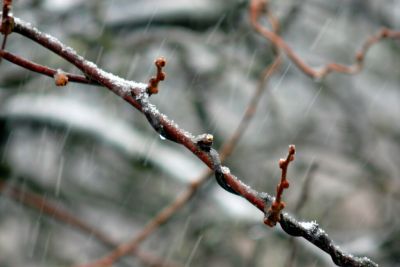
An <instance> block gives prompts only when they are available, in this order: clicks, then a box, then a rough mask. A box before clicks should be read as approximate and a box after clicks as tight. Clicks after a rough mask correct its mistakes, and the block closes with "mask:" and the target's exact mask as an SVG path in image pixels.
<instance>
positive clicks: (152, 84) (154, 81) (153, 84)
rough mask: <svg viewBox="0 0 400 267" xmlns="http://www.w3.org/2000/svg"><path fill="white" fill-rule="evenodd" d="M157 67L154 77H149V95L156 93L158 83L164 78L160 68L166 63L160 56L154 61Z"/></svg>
mask: <svg viewBox="0 0 400 267" xmlns="http://www.w3.org/2000/svg"><path fill="white" fill-rule="evenodd" d="M154 64H155V65H156V68H157V73H156V76H155V77H151V78H150V80H149V83H148V86H147V93H148V94H149V95H152V94H157V93H158V83H159V82H160V81H163V80H164V79H165V76H166V74H165V72H163V71H162V69H163V68H164V67H165V65H166V64H167V61H166V60H165V58H163V57H160V58H157V59H156V61H155V62H154Z"/></svg>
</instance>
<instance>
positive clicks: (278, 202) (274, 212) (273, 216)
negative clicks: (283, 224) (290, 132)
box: [264, 145, 296, 227]
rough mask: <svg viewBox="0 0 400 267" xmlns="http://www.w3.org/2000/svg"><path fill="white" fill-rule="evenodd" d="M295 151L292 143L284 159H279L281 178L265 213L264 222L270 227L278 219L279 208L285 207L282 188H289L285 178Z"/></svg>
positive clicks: (279, 214)
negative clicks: (273, 198) (274, 195)
mask: <svg viewBox="0 0 400 267" xmlns="http://www.w3.org/2000/svg"><path fill="white" fill-rule="evenodd" d="M295 153H296V148H295V146H294V145H290V146H289V151H288V155H287V157H286V159H280V160H279V168H281V170H282V175H281V180H280V183H279V184H278V186H277V187H276V197H275V200H274V201H273V202H272V205H271V207H270V208H269V209H268V211H267V212H266V213H265V219H264V223H265V224H266V225H268V226H270V227H274V226H275V225H276V223H277V222H278V221H279V220H280V216H281V210H283V209H284V208H285V205H286V204H285V202H283V201H282V194H283V190H285V189H287V188H289V182H288V180H287V178H286V175H287V169H288V167H289V163H290V162H292V161H294V154H295Z"/></svg>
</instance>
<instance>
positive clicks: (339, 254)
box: [14, 19, 377, 266]
mask: <svg viewBox="0 0 400 267" xmlns="http://www.w3.org/2000/svg"><path fill="white" fill-rule="evenodd" d="M14 21H15V27H14V31H15V32H17V33H19V34H21V35H23V36H26V37H28V38H30V39H32V40H33V41H35V42H37V43H39V44H41V45H42V46H44V47H46V48H48V49H49V50H51V51H53V52H54V53H56V54H58V55H60V56H61V57H63V58H64V59H66V60H67V61H69V62H70V63H72V64H73V65H74V66H76V67H77V68H79V69H80V70H81V71H82V72H83V73H85V75H87V76H88V77H89V78H90V79H92V80H95V81H97V82H99V83H100V84H102V85H103V86H105V87H107V88H108V89H109V90H111V91H113V92H114V93H115V94H117V95H119V96H120V97H122V98H123V99H125V100H126V101H127V102H129V103H130V104H131V105H132V106H134V107H135V108H136V109H138V110H139V111H140V112H142V113H143V114H144V115H145V116H146V118H147V120H148V121H149V123H150V124H151V126H152V127H153V128H154V129H155V130H156V131H157V132H158V133H159V134H161V135H163V136H164V137H166V138H167V139H168V140H171V141H173V142H177V143H179V144H182V145H184V146H185V147H186V148H187V149H188V150H190V151H191V152H192V153H193V154H195V155H196V156H197V157H198V158H199V159H200V160H202V161H203V162H204V163H205V164H206V165H207V166H208V167H209V168H211V169H215V167H216V166H218V165H217V164H216V163H215V162H214V160H215V157H212V155H210V153H209V152H207V151H205V150H203V149H201V148H200V147H199V146H198V145H197V143H196V142H195V141H194V140H195V138H194V137H193V136H192V135H191V134H189V133H187V132H186V131H184V130H182V129H181V128H179V127H178V125H176V124H175V123H173V122H172V121H170V120H169V119H168V118H167V117H166V116H165V115H164V114H162V113H160V112H159V111H158V110H157V108H156V107H155V106H154V105H152V104H150V102H149V99H148V94H147V92H146V88H147V84H143V83H136V82H131V81H127V80H124V79H122V78H120V77H117V76H115V75H113V74H110V73H107V72H105V71H103V70H101V69H99V68H98V67H97V66H96V65H95V64H94V63H92V62H90V61H87V60H85V59H84V58H83V57H81V56H79V55H78V54H77V53H76V52H75V51H74V50H73V49H72V48H70V47H67V46H65V45H63V44H62V43H61V42H60V41H58V40H57V39H56V38H54V37H52V36H50V35H48V34H43V33H41V32H40V31H39V30H37V29H36V28H33V27H32V26H31V25H30V24H28V23H25V22H23V21H22V20H20V19H15V20H14ZM222 175H223V177H224V180H225V182H226V183H227V184H228V185H229V187H230V188H231V189H232V190H233V191H234V192H236V193H237V194H239V195H241V196H242V197H244V198H245V199H247V200H248V201H249V202H250V203H252V204H253V205H254V206H255V207H257V208H258V209H259V210H261V211H262V212H263V213H266V210H267V208H268V207H269V206H270V205H271V203H272V201H273V197H271V196H270V195H268V194H267V193H258V192H257V191H255V190H254V189H252V188H250V187H249V186H247V185H246V184H244V183H243V182H242V181H240V180H239V179H238V178H237V177H236V176H234V175H233V174H231V173H230V171H229V170H228V169H227V168H224V169H223V172H222ZM279 223H280V225H281V227H282V229H283V230H284V231H285V232H286V233H288V234H289V235H292V236H302V237H304V238H305V239H307V240H308V241H310V242H311V243H313V244H314V245H316V246H317V247H319V248H320V249H322V250H324V251H325V252H327V253H329V254H330V255H331V257H332V259H333V261H334V262H335V263H336V264H338V265H340V266H377V264H376V263H374V262H372V261H371V260H369V259H367V258H365V257H364V258H358V257H354V256H352V255H350V254H346V253H344V252H343V251H342V250H340V249H339V248H338V247H336V246H335V245H334V244H333V242H332V241H331V240H330V239H329V238H328V235H327V234H326V233H325V232H324V231H323V230H322V229H320V228H319V226H318V225H317V224H315V223H304V222H298V221H296V220H295V219H294V218H292V217H290V216H289V215H288V214H286V213H283V214H281V219H280V221H279Z"/></svg>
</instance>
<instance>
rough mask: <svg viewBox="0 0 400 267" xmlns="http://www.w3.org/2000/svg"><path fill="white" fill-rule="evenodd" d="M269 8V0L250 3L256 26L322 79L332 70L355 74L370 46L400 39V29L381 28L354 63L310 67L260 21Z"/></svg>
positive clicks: (307, 73) (303, 66)
mask: <svg viewBox="0 0 400 267" xmlns="http://www.w3.org/2000/svg"><path fill="white" fill-rule="evenodd" d="M265 8H268V1H267V0H252V1H251V4H250V12H251V13H250V19H251V23H252V25H253V26H254V28H255V29H256V30H257V31H258V32H259V33H260V34H261V35H262V36H264V37H265V38H266V39H268V40H269V41H270V42H272V43H273V44H274V45H276V46H277V47H279V48H280V49H282V51H283V52H285V54H286V55H287V56H288V57H289V58H290V60H292V62H293V63H294V64H295V65H296V66H297V67H298V68H299V69H300V70H301V71H302V72H304V73H305V74H306V75H308V76H310V77H312V78H315V79H321V78H323V77H325V76H326V75H328V74H329V73H331V72H339V73H345V74H355V73H357V72H359V71H360V70H361V69H362V68H363V64H364V58H365V55H366V53H367V52H368V50H369V48H370V47H371V46H373V45H374V44H376V43H378V42H380V41H381V40H383V39H400V31H393V30H390V29H387V28H383V29H381V30H380V31H379V32H378V33H377V34H375V35H373V36H372V37H369V38H368V39H367V40H366V41H365V43H364V45H363V46H362V47H361V49H360V50H359V51H358V52H357V53H356V54H355V56H354V61H355V62H354V63H353V64H352V65H348V66H347V65H343V64H339V63H329V64H327V65H325V66H323V67H321V68H319V69H314V68H312V67H310V66H309V65H308V64H307V63H306V62H305V61H304V60H303V59H301V58H300V57H299V56H298V55H297V54H296V53H295V52H294V51H293V50H292V48H290V46H289V45H288V44H287V43H286V42H285V40H283V38H282V37H280V36H279V35H278V34H276V33H274V32H272V31H270V30H268V29H267V28H265V27H262V25H261V24H260V23H259V22H258V20H259V18H260V15H261V13H262V12H263V10H264V9H265Z"/></svg>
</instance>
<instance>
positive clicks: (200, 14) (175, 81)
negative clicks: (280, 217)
mask: <svg viewBox="0 0 400 267" xmlns="http://www.w3.org/2000/svg"><path fill="white" fill-rule="evenodd" d="M14 2H15V3H14V6H13V13H14V15H15V16H17V17H20V18H22V19H23V20H25V21H28V22H30V23H32V24H33V25H35V26H36V27H37V28H39V29H40V30H41V31H43V32H46V33H49V34H52V35H53V36H55V37H57V38H58V39H60V40H61V41H62V42H63V43H65V44H67V45H69V46H71V47H73V48H74V49H75V50H76V51H77V52H78V53H79V54H81V55H83V56H85V57H86V58H87V59H89V60H91V61H93V62H96V63H97V64H98V65H99V66H101V67H102V68H104V69H105V70H107V71H110V72H113V73H114V74H117V75H119V76H121V77H124V78H127V79H131V80H134V81H140V82H147V81H148V79H149V77H151V76H152V75H154V72H155V68H154V65H153V62H154V59H155V58H157V57H159V56H164V57H165V58H166V59H167V61H168V64H167V67H166V69H165V71H166V73H167V79H166V81H164V82H162V83H161V85H160V93H159V94H158V95H155V96H153V97H152V98H151V101H152V102H153V103H154V104H156V105H157V106H158V107H159V109H160V111H161V112H163V113H165V114H167V115H168V117H169V118H171V119H173V120H174V121H175V122H176V123H178V124H179V125H180V127H182V128H183V129H185V130H188V131H190V132H191V133H193V134H195V135H196V134H201V133H211V134H213V135H214V140H215V146H216V147H220V145H221V144H222V143H223V142H224V141H226V140H227V139H228V138H229V137H230V135H231V134H232V133H233V131H234V129H235V128H236V126H237V125H238V123H239V121H240V118H241V116H242V114H243V112H244V110H245V108H246V106H247V104H248V101H249V99H250V98H251V96H252V94H253V92H254V90H256V86H257V84H258V81H259V77H260V74H261V72H262V70H263V69H264V68H265V67H266V66H267V65H268V64H270V63H271V62H272V60H273V53H272V49H271V46H270V44H269V42H268V41H267V40H265V39H263V38H262V37H260V36H259V35H258V34H257V33H255V31H254V30H253V29H252V27H251V26H250V23H249V17H248V1H244V0H229V1H228V0H191V1H189V0H175V1H163V0H151V1H149V0H136V1H128V0H114V1H83V0H70V1H66V0H63V1H61V0H57V1H55V0H47V1H37V0H32V1H29V0H25V1H14ZM271 10H272V12H273V13H274V14H275V15H276V16H277V17H278V18H279V20H280V22H281V31H282V36H283V37H284V39H285V40H286V41H287V42H288V43H289V44H290V45H291V47H292V48H293V49H294V50H295V51H296V52H297V53H298V55H299V56H300V57H302V58H304V59H305V61H306V62H308V63H309V64H310V65H312V66H321V65H323V64H325V63H327V62H332V61H335V62H339V63H345V64H347V63H349V64H350V63H352V62H353V57H354V53H355V52H356V51H357V50H358V48H360V46H361V45H362V43H363V42H364V41H365V40H366V38H367V37H368V36H370V35H372V34H375V33H376V32H377V31H378V30H379V29H380V28H381V27H383V26H385V27H389V28H393V29H400V2H399V1H395V0H385V1H373V0H368V1H360V0H354V1H344V0H343V1H323V0H303V1H295V0H286V1H272V3H271ZM7 49H8V50H9V51H11V52H14V53H15V54H17V55H20V56H23V57H24V58H27V59H30V60H32V61H34V62H38V63H40V64H44V65H47V66H51V67H53V68H62V69H63V70H65V71H70V72H75V73H79V72H78V71H77V70H76V69H75V68H73V67H72V66H71V65H70V64H68V63H67V62H65V61H64V60H62V59H60V58H59V57H57V56H56V55H53V54H52V53H50V52H48V51H46V50H45V49H43V48H42V47H40V46H38V45H37V44H35V43H33V42H31V41H30V40H28V39H26V38H23V37H21V36H19V35H17V34H12V35H10V36H9V38H8V43H7ZM399 52H400V43H399V41H390V40H388V41H383V42H381V43H379V44H378V45H376V46H374V47H373V48H372V49H371V50H370V51H369V53H368V55H367V57H366V60H365V67H364V69H363V70H362V71H361V73H359V74H357V75H353V76H349V75H343V74H331V75H329V76H328V77H326V78H325V79H323V80H319V81H315V80H312V79H310V78H309V77H307V76H305V75H304V74H303V73H302V72H301V71H300V70H299V69H297V67H296V66H293V65H292V64H291V63H290V61H289V60H287V59H285V60H284V63H283V65H282V66H281V68H280V69H279V71H278V72H277V73H275V74H274V75H273V76H272V77H271V79H270V81H269V82H268V84H267V88H266V92H265V94H264V95H263V97H262V99H261V103H260V106H259V107H258V109H257V114H256V115H255V118H254V121H253V122H252V123H251V124H250V127H249V128H248V130H247V132H246V134H245V135H244V137H243V138H242V140H241V141H240V142H239V144H238V147H237V148H236V150H235V152H234V153H233V155H232V156H231V157H230V158H229V159H228V160H227V161H226V165H227V166H229V168H230V169H231V171H232V172H233V173H234V174H236V175H237V176H239V177H240V178H241V179H242V180H243V181H244V182H245V183H247V184H249V185H250V186H252V187H253V188H255V189H256V190H258V191H265V192H269V193H271V194H274V192H275V187H276V185H277V183H278V181H279V176H280V170H279V167H278V160H279V158H281V157H284V156H285V155H286V153H287V147H288V145H289V144H292V143H293V144H295V145H296V147H297V155H296V160H295V162H294V163H293V164H292V165H291V166H290V168H289V180H290V183H291V187H290V188H289V189H288V190H287V191H285V194H284V198H285V201H286V203H287V208H286V211H287V212H292V213H294V216H295V217H296V218H298V219H299V220H302V221H303V220H304V221H312V220H316V221H317V222H318V223H319V224H320V226H321V227H322V228H323V229H324V230H325V231H326V232H327V233H328V234H329V236H330V237H331V238H332V240H334V241H335V243H336V244H337V245H339V246H340V247H341V248H343V250H345V251H347V252H349V253H353V254H356V255H360V256H368V257H371V258H372V259H373V260H374V261H376V262H378V263H379V264H380V266H400V256H399V255H400V239H399V237H400V217H399V212H400V180H399V177H400V165H399V163H400V161H399V158H400V90H399V89H400V88H399V85H400V53H399ZM0 129H1V130H0V182H1V183H0V189H1V194H0V266H2V267H8V266H12V267H14V266H29V267H30V266H32V267H33V266H70V265H72V264H78V263H84V262H87V261H90V260H93V259H96V258H99V257H100V256H102V255H104V254H105V253H106V252H107V251H109V250H110V248H109V247H107V246H104V244H102V242H100V241H99V240H97V239H96V237H94V235H93V234H90V233H88V232H85V231H82V230H79V229H77V228H76V227H74V226H71V225H69V224H68V223H66V222H65V221H60V220H58V219H54V218H53V216H51V215H49V213H48V212H46V208H45V205H44V204H43V203H44V202H43V200H45V201H48V202H49V203H52V205H54V206H55V207H57V208H59V209H60V210H65V211H68V212H69V213H70V214H72V215H74V216H75V217H77V218H79V219H80V220H82V221H84V222H86V223H87V224H89V225H91V226H92V227H94V228H96V229H98V230H99V231H102V232H104V233H105V234H106V235H108V236H109V237H110V238H112V239H114V240H116V241H117V242H124V241H128V240H130V239H131V238H132V237H133V236H135V235H136V234H137V233H138V232H139V231H140V230H141V228H142V227H143V226H144V225H145V223H146V222H148V221H149V220H150V219H151V218H152V217H153V216H154V215H155V214H156V213H157V212H158V211H159V210H160V209H162V208H163V207H165V206H166V205H168V203H170V202H171V201H172V200H173V199H174V198H175V197H176V196H177V195H178V194H179V193H180V192H182V191H184V190H185V189H186V188H187V185H188V183H189V182H190V181H193V180H195V179H196V178H197V177H198V176H199V175H200V174H201V173H202V171H203V170H204V169H205V166H204V165H203V164H202V163H201V162H200V161H199V160H198V159H197V158H195V157H194V156H193V155H192V154H191V153H189V152H188V151H186V150H185V149H184V148H183V147H182V146H179V145H177V144H175V143H172V142H170V141H165V140H162V139H161V138H160V137H159V136H158V135H157V134H156V133H155V132H154V130H153V129H152V128H151V127H150V126H149V124H148V122H147V121H146V120H145V118H144V116H143V115H142V114H140V113H139V112H137V111H136V110H134V109H133V108H132V107H131V106H129V105H128V104H127V103H125V102H124V101H123V100H121V99H120V98H118V97H117V96H115V95H114V94H112V93H110V92H109V91H108V90H106V89H104V88H101V87H96V86H87V85H80V84H73V83H70V84H68V86H66V87H56V86H55V85H54V81H53V80H52V79H49V78H48V77H44V76H41V75H38V74H35V73H32V72H30V71H28V70H25V69H22V68H21V67H18V66H16V65H13V64H11V63H9V62H7V61H4V60H3V61H2V62H1V64H0ZM305 183H306V184H308V185H306V186H304V184H305ZM304 188H305V189H304ZM15 190H17V191H15ZM32 194H34V195H35V196H37V197H39V196H40V197H41V199H34V200H32V199H30V203H31V205H29V203H28V204H27V202H29V201H27V200H26V199H28V200H29V196H32ZM302 194H303V195H304V194H305V195H306V198H305V199H304V198H303V197H302ZM24 196H26V197H24ZM299 199H302V200H304V203H303V204H304V205H303V207H302V208H301V210H299V209H297V210H296V206H297V205H298V202H299V201H298V200H299ZM35 201H36V202H35ZM32 203H36V204H37V205H36V206H35V205H33V204H32ZM46 203H47V202H46ZM53 213H54V212H53ZM262 221H263V214H261V213H260V212H259V211H258V210H257V209H256V208H254V207H252V206H251V205H249V204H248V203H247V202H246V201H245V200H243V199H241V198H240V197H236V196H233V195H230V194H229V193H227V192H225V191H223V189H221V188H219V187H218V185H217V184H216V183H215V180H214V179H213V178H212V179H210V180H209V181H208V182H207V183H206V184H205V185H203V186H202V187H201V189H200V190H199V192H198V193H197V194H196V196H195V197H194V198H193V199H192V200H191V201H190V202H189V203H188V204H187V205H186V206H185V207H184V208H183V209H182V210H181V211H179V212H177V213H176V214H175V216H174V217H173V218H172V220H170V221H169V222H168V223H167V224H165V225H164V226H162V227H160V228H159V229H158V231H156V233H155V234H153V235H152V236H150V237H149V238H148V239H147V240H146V241H145V242H144V243H143V244H142V246H141V249H142V250H143V251H146V252H151V255H152V256H156V257H159V258H161V259H164V260H168V261H171V262H174V263H176V264H177V265H178V266H334V264H333V263H332V261H331V259H330V257H329V256H328V255H326V254H325V253H323V252H322V251H320V250H319V249H316V248H315V247H314V246H312V245H310V244H309V243H308V242H306V241H304V240H303V239H292V238H290V236H288V235H286V234H285V233H283V232H282V230H281V229H280V227H279V226H278V227H275V228H273V229H271V228H268V227H266V226H265V225H263V222H262ZM89 232H90V231H89ZM115 266H121V267H123V266H148V265H147V264H146V263H144V262H143V260H140V258H137V257H131V256H129V257H126V258H124V260H122V261H120V262H118V263H116V264H115Z"/></svg>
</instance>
